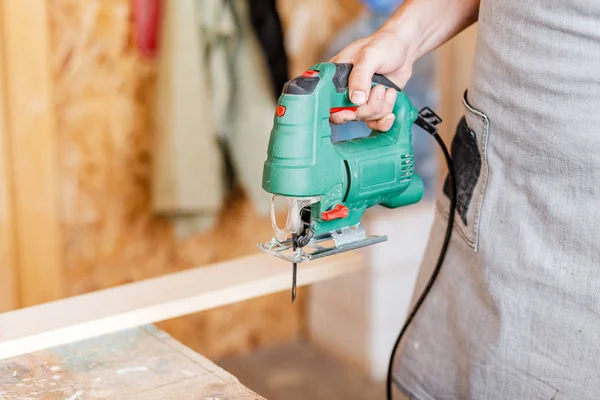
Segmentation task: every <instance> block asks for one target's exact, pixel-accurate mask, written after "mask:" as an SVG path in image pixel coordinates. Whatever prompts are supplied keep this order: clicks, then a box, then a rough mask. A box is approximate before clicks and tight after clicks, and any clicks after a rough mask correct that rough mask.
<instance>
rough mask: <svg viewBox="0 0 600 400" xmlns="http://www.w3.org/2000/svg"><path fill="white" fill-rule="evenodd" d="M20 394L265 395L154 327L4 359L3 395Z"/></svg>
mask: <svg viewBox="0 0 600 400" xmlns="http://www.w3.org/2000/svg"><path fill="white" fill-rule="evenodd" d="M14 398H17V399H46V400H83V399H107V400H108V399H115V400H117V399H118V400H133V399H140V400H164V399H177V400H198V399H204V400H208V399H219V400H233V399H236V400H250V399H256V400H260V399H263V398H262V397H261V396H259V395H257V394H256V393H254V392H252V391H250V390H249V389H247V388H246V387H244V386H243V385H242V384H241V383H240V382H239V381H238V379H236V378H235V377H234V376H233V375H231V374H230V373H228V372H227V371H225V370H223V369H221V368H219V367H218V366H216V365H215V364H213V363H212V362H211V361H209V360H208V359H206V358H204V357H203V356H201V355H199V354H198V353H195V352H194V351H192V350H190V349H189V348H187V347H185V346H183V345H182V344H181V343H179V342H177V341H175V340H174V339H173V338H171V337H170V336H169V335H167V334H166V333H164V332H162V331H160V330H158V329H156V328H154V327H153V326H145V327H140V328H133V329H129V330H125V331H122V332H117V333H113V334H111V335H105V336H101V337H98V338H94V339H88V340H84V341H81V342H76V343H70V344H68V345H63V346H59V347H55V348H52V349H48V350H44V351H39V352H36V353H32V354H27V355H23V356H20V357H17V358H11V359H9V360H5V361H3V362H0V399H7V400H8V399H14Z"/></svg>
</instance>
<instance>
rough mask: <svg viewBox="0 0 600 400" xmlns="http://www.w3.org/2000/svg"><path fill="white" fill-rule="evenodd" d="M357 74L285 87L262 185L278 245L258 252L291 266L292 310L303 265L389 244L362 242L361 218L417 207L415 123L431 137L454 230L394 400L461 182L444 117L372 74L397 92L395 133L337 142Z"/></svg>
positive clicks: (307, 78)
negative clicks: (442, 167) (283, 207)
mask: <svg viewBox="0 0 600 400" xmlns="http://www.w3.org/2000/svg"><path fill="white" fill-rule="evenodd" d="M351 71H352V64H338V63H319V64H315V65H313V66H312V67H310V68H309V69H308V70H307V71H305V72H304V73H303V74H302V75H301V76H298V77H296V78H294V79H292V80H290V81H289V82H287V83H286V84H285V86H284V88H283V93H282V94H281V96H280V97H279V101H278V103H277V108H276V111H275V116H274V118H273V129H272V130H271V137H270V140H269V148H268V151H267V160H266V161H265V163H264V169H263V181H262V187H263V189H264V190H265V191H267V192H268V193H271V224H272V226H273V231H274V232H275V237H274V238H272V239H271V240H270V241H268V242H266V243H263V244H259V245H258V247H259V249H261V250H262V251H265V252H267V253H270V254H272V255H274V256H277V257H280V258H282V259H284V260H287V261H290V262H291V263H293V278H292V302H293V301H294V299H295V297H296V273H297V264H298V263H301V262H304V261H309V260H314V259H317V258H321V257H325V256H328V255H332V254H336V253H340V252H343V251H348V250H353V249H358V248H361V247H364V246H368V245H371V244H375V243H381V242H383V241H385V240H387V237H386V236H373V235H371V236H369V235H367V234H366V232H365V229H364V227H363V226H362V224H361V223H360V219H361V217H362V216H363V214H364V212H365V210H366V209H367V208H369V207H373V206H376V205H381V206H383V207H387V208H397V207H401V206H406V205H410V204H414V203H417V202H418V201H420V200H421V198H422V196H423V183H422V181H421V179H420V178H419V177H418V176H417V175H416V174H415V172H414V159H413V152H412V143H411V141H412V129H411V128H412V125H413V124H416V125H417V126H419V127H421V128H423V129H424V130H425V131H427V132H428V133H430V134H431V135H432V136H433V138H434V139H435V140H436V141H437V143H438V144H439V146H440V148H441V150H442V152H443V154H444V158H445V159H446V163H447V167H448V183H449V185H450V210H449V214H448V224H447V227H446V234H445V238H444V242H443V244H442V248H441V250H440V255H439V257H438V260H437V262H436V265H435V267H434V268H433V272H432V274H431V277H430V278H429V280H428V282H427V285H426V286H425V288H424V289H423V291H422V293H421V294H420V296H419V297H418V299H417V300H416V302H415V304H414V306H413V309H412V310H411V312H410V313H409V314H408V316H407V318H406V321H405V322H404V325H403V327H402V329H401V331H400V334H399V335H398V337H397V339H396V342H395V344H394V347H393V348H392V354H391V356H390V361H389V367H388V374H387V382H386V397H387V399H388V400H391V399H392V368H393V363H394V357H395V354H396V351H397V349H398V347H399V344H400V341H401V340H402V337H403V336H404V334H405V332H406V330H407V329H408V327H409V325H410V323H411V322H412V320H413V319H414V317H415V315H416V314H417V311H418V310H419V308H420V307H421V304H423V302H424V301H425V299H426V297H427V295H428V294H429V291H430V290H431V287H432V286H433V284H434V282H435V280H436V278H437V276H438V274H439V272H440V270H441V267H442V264H443V263H444V259H445V256H446V252H447V250H448V246H449V244H450V239H451V236H452V227H453V225H454V214H455V211H456V178H455V174H454V165H453V163H452V159H451V157H450V153H449V152H448V149H447V147H446V145H445V144H444V142H443V140H442V139H441V137H440V136H439V135H438V133H437V127H436V126H437V125H438V124H439V123H440V122H442V120H441V119H440V117H439V116H437V115H436V114H435V113H434V112H433V111H432V110H431V109H430V108H428V107H425V108H423V109H422V110H421V111H419V112H417V110H416V109H415V108H414V107H413V105H412V104H411V102H410V100H409V99H408V97H407V96H406V95H405V94H404V93H403V92H402V90H401V89H400V88H399V87H398V86H396V85H395V84H394V83H393V82H392V81H390V80H389V79H387V78H386V77H385V76H383V75H379V74H375V75H374V76H373V78H372V84H373V85H376V84H381V85H383V86H385V87H388V88H394V89H396V91H397V92H398V93H397V96H396V103H395V105H394V108H393V113H394V115H395V117H396V118H395V120H394V123H393V125H392V127H391V129H389V130H388V131H387V132H380V131H376V130H373V131H371V133H370V135H369V136H367V137H363V138H357V139H352V140H345V141H342V142H338V143H333V142H332V141H331V128H330V125H329V116H330V115H331V114H332V113H335V112H338V111H341V110H344V109H352V110H356V108H357V106H356V105H354V104H353V103H352V102H351V101H350V100H349V95H348V77H349V75H350V72H351ZM277 197H283V198H284V199H285V200H286V201H287V203H288V214H287V219H286V222H285V225H284V226H283V227H281V228H280V227H279V226H278V225H277V221H276V210H275V199H276V198H277Z"/></svg>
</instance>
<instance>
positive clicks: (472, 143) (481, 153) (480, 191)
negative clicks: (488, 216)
mask: <svg viewBox="0 0 600 400" xmlns="http://www.w3.org/2000/svg"><path fill="white" fill-rule="evenodd" d="M463 106H464V112H465V115H464V117H463V118H462V119H461V120H460V122H459V123H458V126H457V128H456V133H455V135H454V138H453V140H452V145H451V147H450V154H451V156H452V164H453V166H454V173H455V175H456V215H455V217H454V229H455V232H458V233H459V234H460V236H461V237H462V238H463V239H464V240H465V241H466V242H467V244H469V246H470V247H471V248H473V250H475V251H477V244H478V234H479V216H480V211H481V205H482V203H483V196H484V193H485V186H486V183H487V176H488V167H487V155H486V144H487V137H488V132H489V120H488V118H487V116H486V115H485V114H483V113H482V112H481V111H479V110H476V109H474V108H473V107H472V106H471V105H470V104H469V102H468V100H467V92H466V91H465V94H464V96H463ZM441 190H442V193H440V195H439V196H438V201H437V205H438V210H439V211H440V212H441V213H442V214H443V215H444V216H445V217H446V218H447V217H448V210H449V208H450V193H451V187H450V181H449V177H448V176H446V180H445V181H444V185H443V186H442V188H441Z"/></svg>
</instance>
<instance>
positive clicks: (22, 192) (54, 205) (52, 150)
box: [0, 0, 63, 306]
mask: <svg viewBox="0 0 600 400" xmlns="http://www.w3.org/2000/svg"><path fill="white" fill-rule="evenodd" d="M0 7H1V8H0V11H1V14H2V27H1V29H2V37H3V40H4V61H5V64H4V65H5V71H4V72H5V76H6V79H5V84H6V98H5V100H6V103H7V105H8V108H7V111H8V112H7V120H8V131H9V132H10V135H11V137H10V142H11V150H12V163H13V169H12V170H13V172H14V173H13V176H14V181H13V182H14V194H15V196H14V205H15V210H16V214H15V215H16V232H17V233H16V234H17V258H18V260H19V279H20V296H21V304H22V305H25V306H27V305H32V304H38V303H42V302H45V301H49V300H54V299H57V298H60V297H61V296H62V294H63V288H62V284H63V279H62V272H63V271H62V262H61V261H62V260H61V254H62V244H61V235H60V233H61V232H60V229H59V203H58V201H59V198H58V192H57V182H58V165H57V143H56V124H55V116H54V114H55V113H54V98H53V95H52V84H51V78H52V77H51V74H50V65H49V57H48V56H49V54H48V53H49V51H48V49H49V40H48V20H47V1H45V0H19V1H13V0H2V2H1V4H0Z"/></svg>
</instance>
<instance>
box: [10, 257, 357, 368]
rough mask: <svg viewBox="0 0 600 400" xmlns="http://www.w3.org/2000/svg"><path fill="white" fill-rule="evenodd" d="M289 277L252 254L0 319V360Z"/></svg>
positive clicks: (350, 266) (307, 268)
mask: <svg viewBox="0 0 600 400" xmlns="http://www.w3.org/2000/svg"><path fill="white" fill-rule="evenodd" d="M363 267H364V262H363V259H362V257H361V256H360V255H359V254H358V253H357V252H350V253H343V254H338V255H335V256H330V257H326V258H324V259H319V260H316V261H312V262H309V263H305V264H301V265H300V266H299V273H298V285H299V286H304V285H308V284H311V283H314V282H320V281H323V280H328V279H331V278H334V277H339V276H343V275H347V274H350V273H354V272H356V271H358V270H360V269H362V268H363ZM289 270H290V268H289V263H288V262H286V261H283V260H281V259H279V258H276V257H273V256H271V255H268V254H259V255H255V256H250V257H244V258H240V259H235V260H232V261H227V262H223V263H219V264H214V265H211V266H206V267H198V268H194V269H190V270H187V271H182V272H178V273H173V274H169V275H166V276H162V277H159V278H153V279H148V280H144V281H141V282H136V283H131V284H129V285H123V286H119V287H115V288H111V289H105V290H101V291H97V292H93V293H87V294H83V295H80V296H75V297H71V298H67V299H63V300H58V301H55V302H50V303H46V304H41V305H38V306H34V307H29V308H25V309H22V310H16V311H11V312H8V313H4V314H0V359H2V358H7V357H13V356H16V355H21V354H26V353H30V352H33V351H37V350H41V349H45V348H49V347H54V346H58V345H62V344H66V343H70V342H74V341H78V340H83V339H87V338H92V337H96V336H98V335H102V334H107V333H112V332H117V331H120V330H123V329H127V328H131V327H135V326H141V325H145V324H148V323H153V322H157V321H164V320H167V319H170V318H175V317H179V316H182V315H186V314H191V313H195V312H198V311H202V310H207V309H210V308H214V307H219V306H222V305H227V304H231V303H235V302H239V301H242V300H246V299H249V298H253V297H258V296H263V295H266V294H269V293H275V292H279V291H282V290H286V289H289V287H290V275H289V272H290V271H289ZM287 307H288V308H289V309H292V308H293V306H292V305H291V304H290V303H289V299H288V304H287ZM242 321H243V320H241V321H239V322H242ZM231 324H232V325H233V324H235V321H231Z"/></svg>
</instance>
